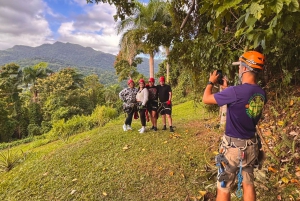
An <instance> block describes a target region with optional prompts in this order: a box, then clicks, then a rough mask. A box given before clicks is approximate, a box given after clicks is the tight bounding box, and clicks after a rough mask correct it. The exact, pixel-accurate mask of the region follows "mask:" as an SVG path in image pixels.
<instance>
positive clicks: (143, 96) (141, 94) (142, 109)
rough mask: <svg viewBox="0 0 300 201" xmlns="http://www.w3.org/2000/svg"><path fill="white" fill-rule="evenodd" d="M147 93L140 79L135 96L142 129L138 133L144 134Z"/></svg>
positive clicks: (143, 82)
mask: <svg viewBox="0 0 300 201" xmlns="http://www.w3.org/2000/svg"><path fill="white" fill-rule="evenodd" d="M148 97H149V92H148V89H147V88H146V84H145V81H144V80H143V79H140V81H139V89H138V92H137V94H136V101H137V105H138V107H137V108H138V111H139V115H140V119H141V124H142V128H141V129H140V130H139V132H140V133H144V132H145V131H146V109H147V102H148Z"/></svg>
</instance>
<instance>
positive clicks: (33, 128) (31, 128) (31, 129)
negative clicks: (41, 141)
mask: <svg viewBox="0 0 300 201" xmlns="http://www.w3.org/2000/svg"><path fill="white" fill-rule="evenodd" d="M27 131H28V135H29V136H36V135H40V134H41V127H40V126H39V125H37V124H29V125H28V127H27Z"/></svg>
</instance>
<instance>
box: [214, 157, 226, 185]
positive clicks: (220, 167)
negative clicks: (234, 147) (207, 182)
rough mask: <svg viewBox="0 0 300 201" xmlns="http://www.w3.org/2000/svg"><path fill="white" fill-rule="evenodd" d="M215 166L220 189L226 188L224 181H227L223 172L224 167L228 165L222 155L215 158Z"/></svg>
mask: <svg viewBox="0 0 300 201" xmlns="http://www.w3.org/2000/svg"><path fill="white" fill-rule="evenodd" d="M215 161H216V166H217V167H218V176H217V179H218V181H219V182H220V183H221V187H222V188H225V187H226V181H227V180H228V175H227V174H226V172H225V168H226V166H227V165H228V164H229V163H228V160H227V159H226V158H225V156H224V155H223V154H221V153H220V154H218V155H216V157H215Z"/></svg>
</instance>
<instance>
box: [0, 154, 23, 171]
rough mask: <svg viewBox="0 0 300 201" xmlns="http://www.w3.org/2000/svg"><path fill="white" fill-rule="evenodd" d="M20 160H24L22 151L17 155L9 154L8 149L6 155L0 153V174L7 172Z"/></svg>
mask: <svg viewBox="0 0 300 201" xmlns="http://www.w3.org/2000/svg"><path fill="white" fill-rule="evenodd" d="M22 159H25V157H24V153H23V151H21V153H19V154H17V153H13V152H11V151H10V149H8V150H7V153H5V152H0V172H8V171H9V170H11V169H12V168H13V167H15V166H16V165H17V164H18V163H19V162H21V161H22Z"/></svg>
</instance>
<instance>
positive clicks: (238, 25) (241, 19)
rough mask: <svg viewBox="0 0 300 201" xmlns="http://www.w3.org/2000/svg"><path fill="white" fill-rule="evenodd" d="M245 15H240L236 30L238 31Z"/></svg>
mask: <svg viewBox="0 0 300 201" xmlns="http://www.w3.org/2000/svg"><path fill="white" fill-rule="evenodd" d="M245 17H246V15H242V16H241V17H240V18H239V19H237V21H235V22H236V28H237V29H239V28H240V26H241V24H242V23H243V22H244V20H245Z"/></svg>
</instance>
